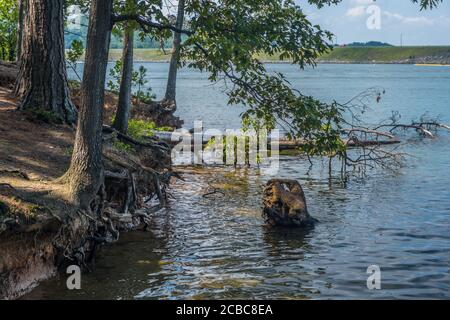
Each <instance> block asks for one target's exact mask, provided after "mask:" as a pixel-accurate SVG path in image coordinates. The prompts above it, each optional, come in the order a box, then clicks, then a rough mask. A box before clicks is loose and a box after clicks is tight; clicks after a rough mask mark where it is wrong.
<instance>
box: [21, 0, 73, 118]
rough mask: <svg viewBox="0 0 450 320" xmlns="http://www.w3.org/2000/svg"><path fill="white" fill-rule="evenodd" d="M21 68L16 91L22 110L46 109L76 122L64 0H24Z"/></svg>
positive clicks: (57, 115) (59, 116)
mask: <svg viewBox="0 0 450 320" xmlns="http://www.w3.org/2000/svg"><path fill="white" fill-rule="evenodd" d="M24 3H25V4H24V5H26V8H27V9H28V10H27V12H26V14H25V15H24V21H23V30H22V31H21V33H22V41H21V42H22V46H21V47H22V48H21V57H20V58H19V59H20V62H21V63H20V71H19V75H18V78H17V81H16V86H15V94H16V96H17V97H18V98H19V99H20V100H21V105H20V106H19V109H20V110H34V111H37V110H43V111H47V112H51V113H52V114H53V115H54V116H56V117H57V118H58V119H60V120H61V121H63V122H66V123H74V122H75V121H76V116H77V111H76V109H75V107H74V105H73V104H72V102H71V99H70V95H69V89H68V82H67V71H66V61H65V52H64V0H53V1H46V0H24Z"/></svg>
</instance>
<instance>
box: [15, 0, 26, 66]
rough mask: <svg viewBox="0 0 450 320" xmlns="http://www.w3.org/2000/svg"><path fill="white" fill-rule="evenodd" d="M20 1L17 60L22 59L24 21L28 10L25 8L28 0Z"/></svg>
mask: <svg viewBox="0 0 450 320" xmlns="http://www.w3.org/2000/svg"><path fill="white" fill-rule="evenodd" d="M18 3H19V21H18V23H17V44H16V46H17V48H16V61H20V57H21V56H22V32H23V22H24V16H25V14H24V13H25V12H26V11H27V10H26V8H25V5H26V0H18Z"/></svg>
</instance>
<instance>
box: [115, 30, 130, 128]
mask: <svg viewBox="0 0 450 320" xmlns="http://www.w3.org/2000/svg"><path fill="white" fill-rule="evenodd" d="M133 45H134V30H133V29H132V27H130V26H128V27H127V28H126V30H125V39H124V47H123V57H122V80H121V82H120V92H119V102H118V105H117V113H116V117H115V119H114V123H113V127H114V128H115V129H116V130H118V131H119V132H121V133H124V134H126V133H127V131H128V119H129V117H130V109H131V98H132V96H131V86H132V78H133Z"/></svg>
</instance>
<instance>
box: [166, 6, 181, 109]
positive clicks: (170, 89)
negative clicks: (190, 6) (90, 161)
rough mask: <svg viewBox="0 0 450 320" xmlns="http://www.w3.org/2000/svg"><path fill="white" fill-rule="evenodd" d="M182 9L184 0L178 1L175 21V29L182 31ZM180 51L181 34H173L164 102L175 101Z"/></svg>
mask: <svg viewBox="0 0 450 320" xmlns="http://www.w3.org/2000/svg"><path fill="white" fill-rule="evenodd" d="M184 9H185V0H179V1H178V14H177V21H176V27H177V29H183V23H184ZM180 49H181V33H179V32H174V34H173V48H172V57H171V59H170V68H169V79H168V81H167V88H166V96H165V100H166V101H171V102H175V101H176V89H177V72H178V62H179V59H180Z"/></svg>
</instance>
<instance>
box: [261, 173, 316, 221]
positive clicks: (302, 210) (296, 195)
mask: <svg viewBox="0 0 450 320" xmlns="http://www.w3.org/2000/svg"><path fill="white" fill-rule="evenodd" d="M263 201H264V211H263V217H264V219H265V220H266V223H267V224H268V225H270V226H282V227H311V226H313V225H314V223H315V222H316V220H315V219H314V218H312V217H311V216H310V215H309V213H308V207H307V205H306V198H305V193H304V192H303V189H302V187H301V185H300V183H299V182H298V181H296V180H287V179H273V180H270V181H269V182H267V185H266V187H265V189H264V200H263Z"/></svg>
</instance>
